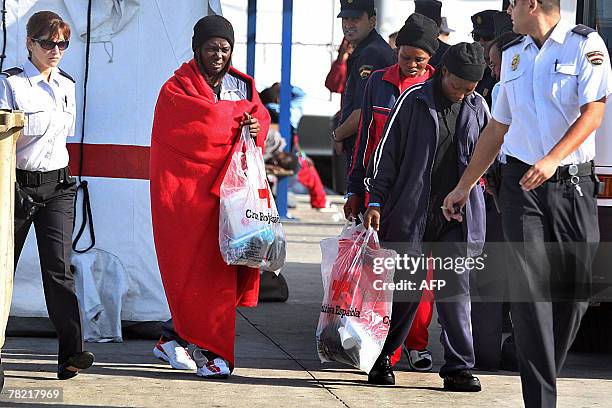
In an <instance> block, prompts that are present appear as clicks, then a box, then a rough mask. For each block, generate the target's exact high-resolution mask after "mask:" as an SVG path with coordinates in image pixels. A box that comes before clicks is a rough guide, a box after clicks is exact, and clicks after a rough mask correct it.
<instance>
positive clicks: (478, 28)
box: [472, 10, 498, 40]
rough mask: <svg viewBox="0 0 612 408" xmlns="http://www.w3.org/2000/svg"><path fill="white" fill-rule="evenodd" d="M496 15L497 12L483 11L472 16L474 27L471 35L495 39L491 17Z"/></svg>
mask: <svg viewBox="0 0 612 408" xmlns="http://www.w3.org/2000/svg"><path fill="white" fill-rule="evenodd" d="M497 13H498V11H497V10H484V11H481V12H480V13H476V14H474V15H473V16H472V25H473V26H474V31H472V33H473V34H476V35H479V36H481V37H487V38H488V39H489V40H492V39H493V38H494V37H495V24H494V22H493V16H495V15H496V14H497Z"/></svg>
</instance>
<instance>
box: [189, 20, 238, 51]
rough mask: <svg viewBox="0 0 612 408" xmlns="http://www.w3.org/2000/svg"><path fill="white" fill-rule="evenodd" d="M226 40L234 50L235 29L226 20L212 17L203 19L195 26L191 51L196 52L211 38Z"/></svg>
mask: <svg viewBox="0 0 612 408" xmlns="http://www.w3.org/2000/svg"><path fill="white" fill-rule="evenodd" d="M213 37H219V38H225V39H226V40H227V42H228V43H229V44H230V46H231V47H232V50H233V49H234V28H233V27H232V23H230V22H229V21H228V20H227V19H226V18H224V17H222V16H217V15H211V16H206V17H203V18H201V19H200V20H199V21H198V22H197V23H196V24H195V26H193V37H192V38H191V49H192V50H193V52H195V51H196V50H197V49H198V48H200V47H201V46H202V44H204V43H205V42H206V41H207V40H208V39H209V38H213Z"/></svg>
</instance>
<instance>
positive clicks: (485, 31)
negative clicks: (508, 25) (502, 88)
mask: <svg viewBox="0 0 612 408" xmlns="http://www.w3.org/2000/svg"><path fill="white" fill-rule="evenodd" d="M497 13H498V11H497V10H484V11H481V12H479V13H476V14H474V15H473V16H472V26H473V27H474V29H473V31H472V38H474V41H476V42H477V43H479V44H480V45H482V47H483V48H484V51H485V60H486V61H487V64H488V62H489V45H490V44H491V43H492V42H493V39H495V25H494V22H493V17H494V16H495V15H496V14H497ZM494 85H495V79H493V77H491V70H490V69H489V67H488V66H487V69H486V70H485V73H484V77H483V78H482V81H480V82H479V83H478V86H477V87H476V92H478V93H479V94H481V95H482V96H483V97H484V98H485V100H486V101H487V104H488V105H489V108H490V107H491V91H492V90H493V86H494Z"/></svg>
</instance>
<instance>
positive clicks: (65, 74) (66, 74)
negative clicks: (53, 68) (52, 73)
mask: <svg viewBox="0 0 612 408" xmlns="http://www.w3.org/2000/svg"><path fill="white" fill-rule="evenodd" d="M57 69H59V73H60V74H61V75H62V76H65V77H66V78H68V79H69V80H71V81H72V82H74V83H76V81H75V80H74V78H73V77H71V76H70V74H69V73H67V72H66V71H64V70H63V69H61V68H59V67H58V68H57Z"/></svg>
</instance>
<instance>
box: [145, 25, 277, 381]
mask: <svg viewBox="0 0 612 408" xmlns="http://www.w3.org/2000/svg"><path fill="white" fill-rule="evenodd" d="M191 45H192V50H193V54H194V55H193V59H192V60H190V61H189V62H186V63H184V64H183V65H182V66H181V67H179V68H178V69H177V70H176V71H175V73H174V75H173V76H172V77H171V78H170V79H169V80H168V81H166V83H165V84H164V85H163V86H162V89H161V91H160V93H159V97H158V99H157V105H156V107H155V116H154V120H153V132H152V136H151V164H150V166H151V167H150V175H151V187H150V188H151V215H152V221H153V235H154V238H155V249H156V252H157V259H158V264H159V270H160V273H161V277H162V282H163V284H164V289H165V291H166V297H167V299H168V305H169V306H170V312H171V314H172V323H173V324H174V327H173V326H172V325H171V324H167V325H166V327H165V328H164V329H165V330H164V332H163V334H162V338H161V339H160V341H159V342H158V343H157V344H156V346H155V348H154V351H153V352H154V354H155V355H156V356H157V357H159V358H160V359H162V360H165V361H168V362H170V364H171V365H172V367H174V368H177V369H187V370H193V371H195V372H196V375H198V376H200V377H204V378H227V377H228V376H229V375H230V373H231V371H232V369H233V367H234V338H235V319H236V307H237V306H245V307H254V306H256V305H257V294H258V291H259V277H260V274H259V270H257V269H251V268H246V267H238V266H228V265H227V264H226V263H225V262H224V261H223V258H222V257H221V253H220V251H219V231H218V228H219V221H218V220H219V195H220V192H219V188H220V184H221V181H222V180H223V177H224V174H225V173H224V168H225V164H226V163H227V162H228V158H229V157H230V155H231V152H232V149H233V148H234V144H235V143H236V142H237V140H238V138H239V137H240V134H241V129H242V128H243V127H245V126H246V127H248V129H249V132H250V135H251V137H253V138H254V139H255V143H256V145H257V146H258V147H260V148H263V146H264V142H265V138H266V136H267V134H268V126H269V123H270V116H269V114H268V111H267V110H266V108H265V107H264V106H263V105H262V104H261V102H260V100H259V96H258V94H257V91H256V89H255V84H254V80H253V78H251V77H249V76H248V75H246V74H243V73H242V72H239V71H238V70H236V69H234V68H233V67H232V62H231V61H232V53H233V51H234V29H233V27H232V24H231V23H230V22H229V21H227V20H226V19H225V18H223V17H221V16H216V15H211V16H207V17H204V18H202V19H200V20H199V21H198V22H197V23H196V25H195V26H194V29H193V38H192V44H191ZM194 223H195V224H197V225H199V227H197V228H194ZM174 330H176V332H175V331H174Z"/></svg>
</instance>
